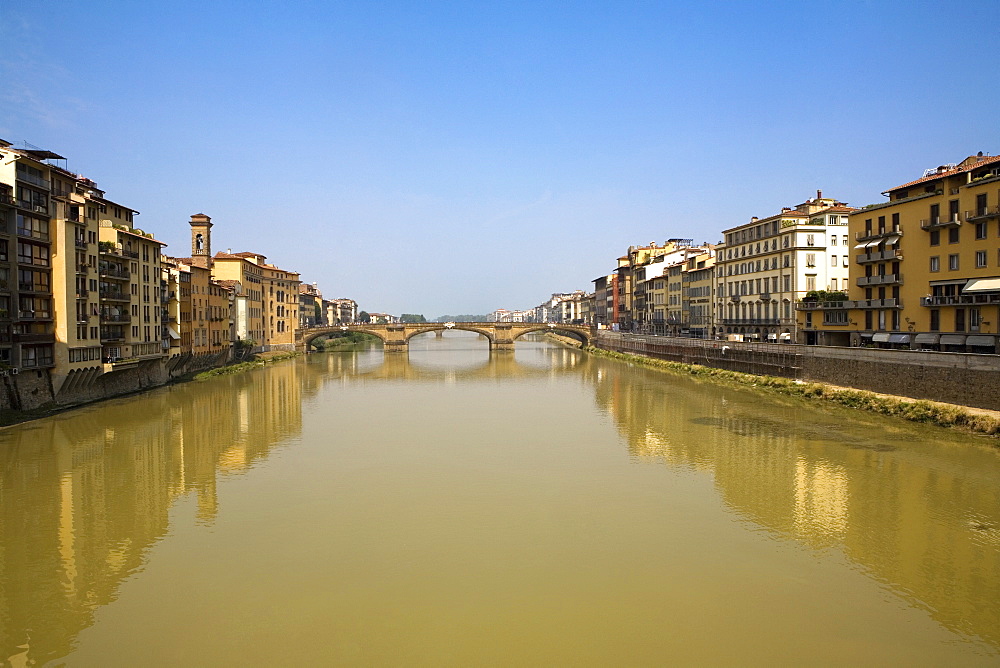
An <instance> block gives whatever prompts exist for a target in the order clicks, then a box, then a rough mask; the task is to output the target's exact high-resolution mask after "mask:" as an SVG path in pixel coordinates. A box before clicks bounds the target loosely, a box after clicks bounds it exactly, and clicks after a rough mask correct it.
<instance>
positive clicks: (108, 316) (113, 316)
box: [101, 312, 132, 322]
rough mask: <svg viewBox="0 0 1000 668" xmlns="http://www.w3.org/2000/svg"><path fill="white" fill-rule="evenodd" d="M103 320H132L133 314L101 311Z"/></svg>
mask: <svg viewBox="0 0 1000 668" xmlns="http://www.w3.org/2000/svg"><path fill="white" fill-rule="evenodd" d="M101 322H132V316H130V315H129V314H127V313H108V312H102V313H101Z"/></svg>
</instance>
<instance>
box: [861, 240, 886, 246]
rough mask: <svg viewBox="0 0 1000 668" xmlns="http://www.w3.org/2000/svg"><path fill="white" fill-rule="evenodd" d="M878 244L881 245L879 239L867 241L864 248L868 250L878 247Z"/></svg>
mask: <svg viewBox="0 0 1000 668" xmlns="http://www.w3.org/2000/svg"><path fill="white" fill-rule="evenodd" d="M880 243H882V240H881V239H872V240H871V241H869V242H868V243H866V244H865V246H867V247H868V248H871V247H872V246H878V245H879V244H880Z"/></svg>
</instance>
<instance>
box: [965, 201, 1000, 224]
mask: <svg viewBox="0 0 1000 668" xmlns="http://www.w3.org/2000/svg"><path fill="white" fill-rule="evenodd" d="M997 217H1000V205H997V206H986V207H983V208H981V209H976V210H975V211H966V212H965V221H966V222H967V223H971V222H973V221H977V220H986V219H988V218H997Z"/></svg>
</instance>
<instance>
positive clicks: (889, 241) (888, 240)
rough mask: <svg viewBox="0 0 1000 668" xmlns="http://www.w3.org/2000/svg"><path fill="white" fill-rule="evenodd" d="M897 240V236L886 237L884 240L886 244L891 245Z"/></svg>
mask: <svg viewBox="0 0 1000 668" xmlns="http://www.w3.org/2000/svg"><path fill="white" fill-rule="evenodd" d="M897 241H899V237H898V236H896V237H889V238H888V239H886V240H885V245H886V246H892V245H893V244H894V243H896V242H897Z"/></svg>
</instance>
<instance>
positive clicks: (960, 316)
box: [955, 308, 965, 332]
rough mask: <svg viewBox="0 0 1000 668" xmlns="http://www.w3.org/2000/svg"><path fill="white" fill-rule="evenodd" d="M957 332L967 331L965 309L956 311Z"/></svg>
mask: <svg viewBox="0 0 1000 668" xmlns="http://www.w3.org/2000/svg"><path fill="white" fill-rule="evenodd" d="M955 331H956V332H964V331H965V309H964V308H957V309H955Z"/></svg>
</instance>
